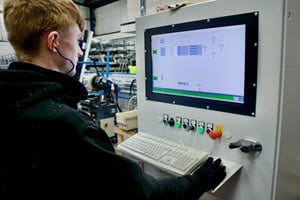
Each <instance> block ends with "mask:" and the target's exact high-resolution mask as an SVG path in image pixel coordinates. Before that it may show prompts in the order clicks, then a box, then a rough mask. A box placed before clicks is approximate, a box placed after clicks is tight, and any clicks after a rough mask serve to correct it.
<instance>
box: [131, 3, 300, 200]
mask: <svg viewBox="0 0 300 200" xmlns="http://www.w3.org/2000/svg"><path fill="white" fill-rule="evenodd" d="M233 5H234V6H233ZM299 35H300V2H299V1H297V0H272V1H268V0H264V1H261V0H252V1H248V0H239V1H235V0H208V1H203V2H201V3H198V4H193V5H189V6H185V7H182V8H180V9H176V10H169V11H165V12H161V13H158V14H153V15H149V16H142V17H140V18H137V19H136V45H137V46H136V56H137V57H136V58H137V66H139V67H138V73H137V82H138V83H139V84H138V85H137V91H138V104H139V116H138V127H139V131H140V132H144V133H147V134H150V135H153V136H156V137H161V138H163V139H166V140H169V141H171V142H177V143H181V144H184V145H186V146H189V147H192V148H195V149H199V150H204V151H206V152H209V155H211V156H214V157H220V158H222V159H223V160H224V161H230V162H232V163H236V164H238V165H241V166H242V167H241V168H240V169H239V170H237V171H236V172H235V173H234V175H233V176H232V177H231V178H229V179H228V180H227V181H226V182H225V183H224V184H223V185H222V186H221V187H220V188H219V189H218V190H217V191H215V192H214V193H208V194H206V195H208V198H209V199H225V200H227V199H228V200H241V199H243V200H252V199H258V200H268V199H272V200H281V199H287V200H292V199H300V190H299V185H300V171H299V169H300V157H299V155H298V152H299V150H300V145H299V141H300V133H299V128H298V127H299V119H300V107H299V106H298V102H299V99H300V88H299V86H300V59H299V53H298V52H299V50H300V49H299V48H300V40H299V38H298V37H299ZM132 159H134V158H132ZM137 161H139V160H137ZM225 165H226V163H225ZM143 166H144V170H145V172H146V173H149V174H152V175H154V176H157V177H163V176H168V175H167V174H165V173H163V172H162V171H160V170H159V169H157V168H156V167H155V166H152V165H151V164H147V163H144V164H143ZM228 170H230V166H228Z"/></svg>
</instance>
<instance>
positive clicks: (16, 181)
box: [0, 62, 203, 200]
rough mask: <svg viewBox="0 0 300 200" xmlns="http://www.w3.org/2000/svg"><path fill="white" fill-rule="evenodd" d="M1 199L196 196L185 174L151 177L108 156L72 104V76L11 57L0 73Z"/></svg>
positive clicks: (81, 95)
mask: <svg viewBox="0 0 300 200" xmlns="http://www.w3.org/2000/svg"><path fill="white" fill-rule="evenodd" d="M0 93H1V98H0V117H1V118H0V120H1V121H0V123H1V133H0V189H1V190H0V198H1V197H4V196H10V197H11V198H12V197H14V195H16V196H22V197H23V198H25V197H30V198H35V199H45V198H49V197H54V198H55V199H57V198H63V197H67V198H68V199H71V198H79V197H83V199H91V198H90V197H94V198H95V199H105V197H109V198H107V199H139V200H143V199H155V200H159V199H164V200H168V199H170V200H171V199H172V200H176V199H184V200H189V199H197V197H199V196H200V194H202V193H203V191H201V189H200V188H199V189H198V188H197V189H196V188H194V187H195V184H194V183H193V182H194V181H193V178H192V177H191V176H184V177H174V178H167V179H154V178H153V177H150V176H148V175H146V174H143V172H142V170H141V169H140V167H139V166H138V165H137V164H136V163H135V162H133V161H131V160H129V159H127V158H125V157H122V156H119V155H118V154H116V153H115V151H114V148H113V145H112V144H111V142H110V140H109V138H108V137H107V135H106V134H105V132H104V131H103V130H102V129H100V128H99V126H98V125H97V124H96V123H95V122H94V120H93V119H92V118H91V117H90V116H88V115H87V114H85V113H83V112H81V111H80V110H77V103H78V102H79V100H81V99H85V98H86V97H87V91H86V89H85V88H84V86H83V85H82V84H81V83H80V82H78V81H76V80H75V79H73V78H71V77H69V76H67V75H64V74H62V73H58V72H55V71H50V70H47V69H43V68H40V67H38V66H35V65H32V64H28V63H21V62H15V63H12V64H11V65H10V66H9V68H8V69H7V70H1V71H0ZM1 199H3V198H1Z"/></svg>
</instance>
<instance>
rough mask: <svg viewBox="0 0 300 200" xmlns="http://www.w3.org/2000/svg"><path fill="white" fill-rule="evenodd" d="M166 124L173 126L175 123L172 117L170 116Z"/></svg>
mask: <svg viewBox="0 0 300 200" xmlns="http://www.w3.org/2000/svg"><path fill="white" fill-rule="evenodd" d="M168 124H169V125H170V126H174V125H175V121H174V119H173V118H170V119H169V121H168Z"/></svg>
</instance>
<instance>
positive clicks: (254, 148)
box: [229, 139, 262, 153]
mask: <svg viewBox="0 0 300 200" xmlns="http://www.w3.org/2000/svg"><path fill="white" fill-rule="evenodd" d="M229 148H230V149H235V148H240V150H241V151H242V152H244V153H254V152H261V151H262V145H261V144H260V143H258V142H253V141H250V140H244V139H240V140H238V141H237V142H233V143H230V144H229Z"/></svg>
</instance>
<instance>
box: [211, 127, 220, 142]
mask: <svg viewBox="0 0 300 200" xmlns="http://www.w3.org/2000/svg"><path fill="white" fill-rule="evenodd" d="M208 135H209V137H210V138H211V139H213V140H215V139H217V138H220V137H221V136H222V131H221V130H219V129H215V130H211V131H209V133H208Z"/></svg>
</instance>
